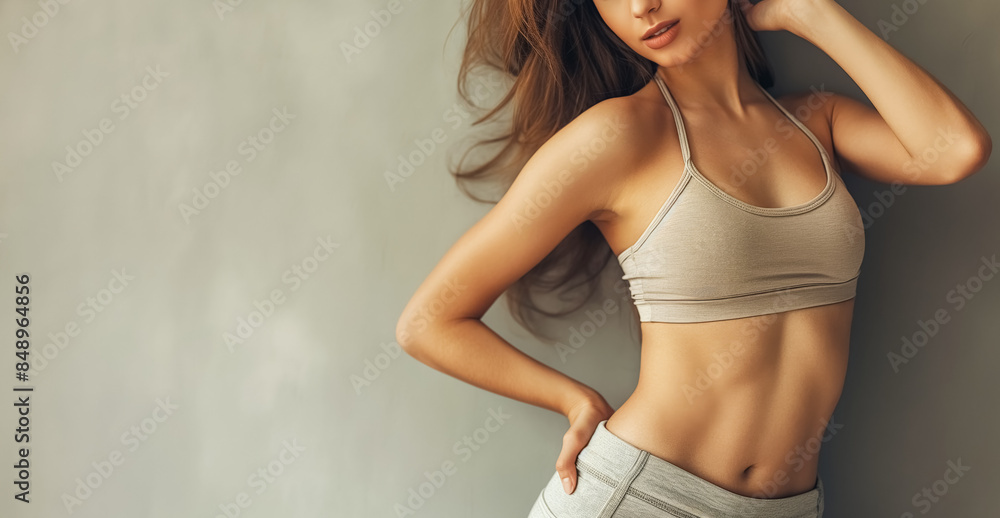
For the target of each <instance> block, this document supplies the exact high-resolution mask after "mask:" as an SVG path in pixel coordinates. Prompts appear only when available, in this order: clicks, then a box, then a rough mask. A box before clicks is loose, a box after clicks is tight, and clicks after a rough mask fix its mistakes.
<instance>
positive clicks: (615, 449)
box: [577, 421, 823, 518]
mask: <svg viewBox="0 0 1000 518" xmlns="http://www.w3.org/2000/svg"><path fill="white" fill-rule="evenodd" d="M605 422H606V421H601V422H600V424H599V425H598V427H597V430H596V431H595V432H594V436H593V437H591V439H590V443H589V444H588V445H587V447H586V448H584V449H583V451H581V452H580V455H579V456H578V457H577V460H578V464H577V467H578V468H579V469H580V470H582V471H583V472H584V475H583V476H586V472H587V470H588V469H593V470H597V471H598V472H599V473H601V474H603V475H604V477H605V478H606V479H607V478H610V479H611V480H605V482H609V483H612V484H614V485H616V486H618V485H620V483H621V482H622V481H623V480H624V479H625V478H626V477H627V476H629V472H630V470H632V468H633V467H634V466H636V464H637V463H639V464H642V469H641V471H640V472H639V474H638V475H637V476H635V475H634V474H632V476H634V478H633V479H632V481H631V484H630V485H629V493H630V494H636V496H638V497H639V498H643V499H645V500H647V501H648V498H649V497H651V498H653V499H656V500H659V501H661V502H663V503H665V504H668V505H669V506H672V507H675V508H679V509H682V510H684V511H686V512H688V513H691V514H692V515H694V516H717V517H720V518H729V517H732V518H737V517H739V518H751V517H761V518H763V517H768V518H800V517H810V518H814V517H818V516H822V509H823V482H822V480H820V479H819V477H817V479H816V487H814V488H813V489H812V490H810V491H807V492H805V493H802V494H798V495H794V496H790V497H785V498H751V497H746V496H742V495H738V494H736V493H733V492H731V491H728V490H726V489H723V488H721V487H719V486H717V485H715V484H713V483H711V482H709V481H707V480H705V479H702V478H700V477H698V476H696V475H694V474H692V473H690V472H688V471H686V470H684V469H682V468H680V467H678V466H676V465H674V464H671V463H670V462H667V461H666V460H664V459H661V458H659V457H656V456H654V455H651V454H650V453H649V452H647V451H645V450H641V449H639V448H636V447H635V446H632V445H631V444H629V443H627V442H625V441H624V440H623V439H621V438H619V437H618V436H616V435H614V434H613V433H611V432H610V431H608V429H607V428H606V427H605V426H604V424H605Z"/></svg>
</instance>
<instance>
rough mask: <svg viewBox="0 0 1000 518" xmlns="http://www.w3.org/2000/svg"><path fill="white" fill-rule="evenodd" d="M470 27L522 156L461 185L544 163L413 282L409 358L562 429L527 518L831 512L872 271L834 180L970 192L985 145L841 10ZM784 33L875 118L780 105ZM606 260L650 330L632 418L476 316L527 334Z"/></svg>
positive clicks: (977, 129)
mask: <svg viewBox="0 0 1000 518" xmlns="http://www.w3.org/2000/svg"><path fill="white" fill-rule="evenodd" d="M733 2H735V4H734V3H733ZM469 17H470V18H469V20H470V24H469V46H468V47H467V49H466V54H465V59H464V60H463V68H462V72H461V74H464V73H465V72H466V70H467V68H468V67H469V66H471V65H472V64H473V63H478V62H482V63H486V64H489V65H492V66H494V67H495V68H498V69H500V70H503V71H504V72H506V73H508V74H510V75H511V76H514V77H515V78H516V80H515V82H514V86H513V88H512V92H511V94H510V95H509V96H508V97H507V98H505V99H504V101H503V102H502V103H501V106H502V105H503V104H506V103H508V102H513V101H516V102H517V103H518V104H517V105H516V108H515V111H514V113H513V116H512V117H513V118H512V120H511V122H510V124H511V131H510V133H508V134H506V135H505V136H504V139H497V140H498V141H501V142H503V141H506V143H507V144H508V146H507V147H506V148H504V149H502V150H501V152H500V153H498V154H497V156H496V157H495V159H494V160H492V161H490V162H487V163H486V165H484V166H482V167H480V168H478V169H473V170H471V171H467V172H466V173H465V177H475V176H478V175H482V174H485V173H488V172H494V173H495V172H496V171H500V170H501V169H502V166H501V165H500V164H501V162H502V160H501V159H503V158H505V157H509V156H511V155H510V153H512V152H513V150H518V149H520V150H527V151H526V152H529V153H531V154H530V159H528V160H527V161H526V162H525V163H524V164H523V167H522V168H521V169H520V171H519V172H518V173H517V174H516V178H515V179H514V180H513V182H512V183H511V184H510V187H509V189H508V190H507V192H506V194H505V195H504V196H503V198H502V199H500V200H499V201H498V202H497V204H496V206H495V207H494V208H492V210H491V211H490V212H489V213H488V214H487V215H486V216H485V217H484V218H483V219H482V220H481V221H479V222H478V223H477V224H476V225H475V226H474V227H473V228H471V229H470V230H469V231H468V232H467V233H466V234H465V235H463V236H462V237H461V238H460V239H459V240H458V242H457V243H456V244H455V245H454V246H453V247H452V248H451V249H450V250H449V251H448V252H447V254H446V255H445V256H444V257H443V259H442V260H441V261H440V263H439V264H438V265H437V267H436V268H435V269H434V270H433V271H432V272H431V274H430V275H429V276H428V277H427V279H426V280H425V281H424V282H423V284H421V286H420V287H419V289H418V290H417V292H416V294H415V295H414V296H413V298H412V300H411V301H410V302H409V304H408V305H407V307H406V308H405V309H404V311H403V314H402V315H401V317H400V319H399V325H398V327H397V337H398V340H399V343H400V344H401V345H402V346H403V347H404V349H405V350H406V351H407V352H408V353H409V354H410V355H412V356H414V357H415V358H417V359H418V360H420V361H422V362H424V363H426V364H428V365H430V366H431V367H433V368H435V369H438V370H440V371H442V372H445V373H447V374H449V375H452V376H455V377H457V378H459V379H462V380H464V381H466V382H469V383H472V384H474V385H476V386H478V387H481V388H484V389H486V390H489V391H492V392H495V393H497V394H501V395H504V396H507V397H510V398H513V399H516V400H518V401H522V402H525V403H529V404H533V405H538V406H541V407H544V408H547V409H550V410H553V411H557V412H560V413H562V414H563V415H565V416H566V417H567V419H568V420H569V430H568V431H567V432H566V434H565V436H564V437H563V443H562V444H563V446H562V451H561V453H560V455H559V457H558V459H557V461H556V473H555V474H554V475H553V476H552V478H551V480H550V482H549V484H548V485H547V486H546V487H545V488H544V489H543V490H542V491H541V493H540V494H539V496H538V498H537V500H536V502H535V505H534V507H533V508H532V510H531V512H530V517H547V518H553V517H554V518H568V517H616V518H617V517H627V516H628V517H639V516H641V517H646V516H684V517H688V516H740V517H748V516H760V517H765V516H766V517H770V518H775V517H785V516H788V517H791V516H796V517H798V516H810V517H813V516H815V517H819V516H822V511H823V486H822V482H821V481H820V480H819V477H818V475H817V462H818V455H817V453H818V449H819V445H820V444H821V443H822V442H824V441H825V440H828V439H829V438H830V436H831V435H832V433H835V430H836V424H835V423H832V422H830V417H831V415H832V412H833V410H834V407H835V406H836V403H837V400H838V399H839V397H840V394H841V389H842V387H843V381H844V377H845V370H846V366H847V355H848V341H849V336H850V325H851V320H852V312H853V307H854V296H855V288H856V284H857V279H858V274H859V272H860V265H861V261H862V258H863V255H864V232H863V226H862V221H861V218H860V213H859V211H858V208H857V206H856V205H855V204H854V202H853V200H852V199H851V197H850V195H849V193H848V192H847V189H846V188H845V186H844V183H843V181H842V180H841V178H840V173H839V171H840V169H841V168H840V167H838V165H837V164H845V165H846V166H848V167H850V169H851V170H852V171H854V172H856V173H857V174H859V175H862V176H865V177H867V178H870V179H873V180H877V181H880V182H885V183H891V182H898V183H901V184H911V185H943V184H949V183H955V182H957V181H960V180H961V179H963V178H965V177H968V176H969V175H971V174H973V173H975V172H976V171H977V170H979V169H980V168H982V167H983V166H984V165H985V163H986V161H987V159H988V158H989V155H990V152H991V149H992V143H991V139H990V136H989V135H988V133H987V132H986V130H985V129H984V128H983V126H982V125H981V124H980V123H979V121H978V120H977V119H976V118H975V117H974V116H973V114H971V113H970V112H969V111H968V110H967V109H966V108H965V106H964V105H962V103H961V102H960V101H959V100H958V99H956V98H955V97H954V96H953V95H952V94H951V93H950V92H949V91H948V90H946V89H945V88H944V87H943V86H942V85H940V84H939V83H938V82H937V81H936V80H935V79H934V78H933V77H931V76H930V75H928V74H927V73H926V72H925V71H923V70H922V69H920V68H919V67H918V66H917V65H915V64H914V63H913V62H911V61H910V60H908V59H907V58H905V57H904V56H902V55H901V54H899V53H898V52H896V51H895V50H894V49H892V48H891V47H890V46H889V45H888V44H887V43H885V42H884V41H883V40H882V39H880V38H879V37H877V36H876V35H874V34H873V33H872V32H870V31H869V30H868V29H867V28H865V27H864V26H863V25H862V24H861V23H859V22H858V21H857V20H855V19H854V18H853V17H851V16H850V14H849V13H847V12H846V11H845V10H844V9H843V8H841V7H840V6H839V5H838V4H836V3H835V2H834V1H833V0H763V1H762V2H760V3H758V4H755V5H750V4H749V3H746V2H744V1H743V0H730V1H728V2H727V0H673V1H663V0H595V1H594V2H582V1H566V0H561V1H560V0H534V1H531V0H499V1H498V0H477V1H474V2H473V4H472V9H471V11H470V15H469ZM775 30H787V31H790V32H792V33H793V34H796V35H798V36H800V37H802V38H804V39H806V40H808V41H809V42H811V43H813V44H814V45H816V46H817V47H819V48H820V49H821V50H823V51H824V52H826V53H827V54H828V55H829V56H830V57H831V58H832V59H833V60H835V61H836V62H837V63H838V64H839V65H840V66H841V67H843V69H844V70H845V71H846V72H847V73H848V74H850V76H851V77H852V79H854V81H855V82H856V83H857V84H858V85H859V86H860V87H861V89H862V90H863V91H864V92H865V94H866V95H867V96H868V98H869V99H870V100H871V101H872V103H873V104H874V106H875V108H876V109H872V108H869V107H868V106H866V105H864V104H861V103H859V102H856V101H853V100H851V99H850V98H848V97H844V96H840V95H837V94H833V93H829V92H826V91H824V90H823V89H821V88H819V89H817V88H814V89H813V90H812V92H809V93H805V94H801V95H791V96H786V97H783V98H782V100H780V101H778V100H776V99H774V98H773V97H771V96H770V94H768V93H767V91H766V90H765V89H764V88H765V87H768V86H770V83H771V77H770V71H769V68H768V66H767V62H766V60H765V59H764V57H763V55H762V53H761V50H760V47H759V45H758V42H757V40H756V36H755V34H754V32H753V31H775ZM462 77H463V76H462V75H460V84H461V80H462ZM501 106H498V107H497V109H496V110H494V112H492V113H491V114H490V115H493V114H495V113H496V112H497V111H498V110H499V108H500V107H501ZM793 114H796V115H793ZM833 143H836V149H834V147H833ZM514 156H516V155H514ZM834 157H835V158H836V162H835V161H834V160H831V158H834ZM513 163H517V162H516V160H515V161H514V162H513ZM593 229H596V230H598V231H599V233H600V235H599V236H598V235H597V234H596V232H594V231H593ZM600 252H605V253H600ZM612 254H613V255H615V256H616V257H617V259H618V263H619V265H620V266H621V268H622V272H623V273H624V275H623V279H624V280H627V281H628V283H629V284H628V287H629V289H630V293H631V296H632V298H633V300H634V302H635V308H636V310H637V312H638V315H639V320H640V329H641V333H642V341H641V342H642V355H641V367H640V375H639V382H638V385H637V387H636V390H635V391H634V393H633V394H632V395H631V397H629V398H628V400H627V401H626V402H625V403H624V404H623V405H622V406H621V408H619V409H617V410H615V409H613V408H612V407H611V406H610V405H608V403H607V402H606V401H605V400H604V398H603V397H602V396H601V395H600V394H598V393H597V392H596V391H595V390H593V389H591V388H590V387H587V386H586V385H583V384H582V383H580V382H578V381H576V380H573V379H571V378H569V377H567V376H565V375H563V374H561V373H559V372H558V371H556V370H554V369H551V368H549V367H547V366H545V365H544V364H542V363H540V362H538V361H535V360H534V359H532V358H531V357H529V356H527V355H525V354H523V353H521V352H520V351H518V350H517V349H516V348H514V347H513V346H511V345H510V344H509V343H508V342H506V341H505V340H504V339H502V338H501V337H500V336H498V335H497V334H496V333H494V332H493V331H492V330H490V329H489V328H488V327H486V326H485V325H484V324H483V323H482V322H481V320H480V318H481V317H482V315H483V314H484V313H485V312H486V310H487V309H488V308H489V307H490V306H491V305H492V304H493V302H494V301H495V300H496V299H497V298H498V297H499V295H501V294H502V293H504V292H505V291H507V293H508V295H509V296H510V295H512V294H513V295H514V296H513V297H511V298H509V301H510V302H511V304H512V307H513V308H514V309H515V310H517V311H515V315H516V316H518V320H519V321H520V322H522V323H524V322H526V318H527V317H525V315H527V314H530V313H531V311H536V312H538V311H541V310H538V309H537V308H533V307H531V303H530V297H529V294H530V290H529V289H528V288H529V287H530V286H529V285H535V286H538V285H542V284H544V281H543V279H544V277H543V275H542V274H543V273H551V272H552V271H555V270H556V267H557V266H565V267H566V269H565V270H564V271H563V273H562V274H554V275H555V279H556V280H555V281H554V282H552V281H550V282H549V284H548V287H558V286H561V285H563V284H566V283H568V282H569V281H570V280H571V279H573V278H575V277H574V276H576V277H583V278H585V279H586V280H587V281H590V282H591V286H592V285H593V281H596V280H597V279H596V278H595V274H596V273H597V272H598V270H599V268H600V267H603V266H604V264H605V263H604V262H602V261H604V260H607V259H609V258H610V256H611V255H612ZM595 265H596V266H595ZM567 272H568V273H567ZM508 288H510V290H508Z"/></svg>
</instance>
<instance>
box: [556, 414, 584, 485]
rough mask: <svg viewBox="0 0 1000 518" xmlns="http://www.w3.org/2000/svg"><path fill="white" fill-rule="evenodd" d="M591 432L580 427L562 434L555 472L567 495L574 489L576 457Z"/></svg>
mask: <svg viewBox="0 0 1000 518" xmlns="http://www.w3.org/2000/svg"><path fill="white" fill-rule="evenodd" d="M591 435H593V433H592V432H591V433H590V435H588V433H587V430H585V429H581V428H570V430H569V431H568V432H566V435H564V436H563V447H562V451H561V452H559V458H558V459H556V472H557V473H559V478H560V479H562V485H563V490H564V491H566V494H567V495H571V494H573V491H574V490H575V489H576V457H577V456H578V455H579V454H580V452H581V451H582V450H583V448H584V447H585V446H587V443H588V442H590V436H591Z"/></svg>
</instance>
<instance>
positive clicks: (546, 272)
mask: <svg viewBox="0 0 1000 518" xmlns="http://www.w3.org/2000/svg"><path fill="white" fill-rule="evenodd" d="M734 1H735V2H739V1H742V0H729V5H728V6H727V9H728V10H729V12H730V13H731V16H732V19H733V27H734V31H735V37H736V38H735V39H736V44H737V46H738V48H739V50H740V54H741V56H742V57H743V60H744V63H745V64H746V66H747V70H748V71H749V72H750V74H751V76H752V77H753V78H754V80H756V81H757V82H758V83H760V84H761V85H762V86H764V87H765V88H767V87H770V86H771V85H772V84H773V82H774V80H773V73H772V70H771V66H770V63H769V62H768V60H767V58H766V56H765V55H764V52H763V48H762V47H761V45H760V41H759V40H758V39H757V34H756V32H754V31H753V30H752V29H751V28H750V27H749V25H748V24H747V21H746V19H745V17H744V15H743V12H742V10H741V9H740V8H739V6H738V5H734V4H733V3H734ZM466 29H467V32H468V42H467V44H466V46H465V50H464V52H463V55H462V62H461V65H460V68H459V72H458V92H459V95H460V96H461V98H462V99H463V100H464V101H465V102H466V103H468V104H469V105H470V106H473V107H474V108H477V109H482V110H487V111H486V113H485V114H484V115H482V116H481V117H479V118H478V119H476V120H475V121H474V122H473V125H476V124H481V123H483V122H485V121H490V120H498V121H499V120H500V115H501V113H502V112H503V111H504V110H505V109H506V108H507V107H508V105H511V108H512V109H511V110H510V112H511V113H510V114H509V115H510V116H509V120H507V121H502V122H500V125H501V127H502V128H503V131H501V132H500V133H499V134H496V135H493V136H490V137H486V138H482V139H479V140H478V141H476V142H475V143H474V144H473V145H472V146H471V147H469V148H468V149H467V150H466V151H465V152H464V153H463V154H462V157H461V158H460V160H459V161H458V163H457V165H456V166H455V167H454V168H452V169H450V172H451V174H452V175H454V176H455V180H456V182H457V183H458V186H459V188H460V189H461V190H462V192H464V193H465V194H466V195H468V196H469V197H471V198H472V199H474V200H476V201H479V202H483V203H496V202H497V201H498V200H493V199H486V198H483V197H481V196H479V195H477V194H475V193H473V192H472V191H471V190H470V189H469V184H470V183H472V182H482V181H484V180H488V179H489V180H493V182H492V184H493V185H494V186H496V185H498V184H499V186H500V187H502V188H503V190H504V191H505V190H506V188H509V186H510V184H511V183H513V181H514V178H515V177H516V176H517V174H518V172H519V171H520V170H521V168H522V167H523V166H524V164H525V163H526V162H527V160H528V159H529V158H530V157H531V155H533V154H534V153H535V151H537V150H538V148H539V147H541V145H542V144H543V143H544V142H545V141H546V140H548V139H549V138H550V137H551V136H552V135H554V134H555V133H556V132H557V131H559V129H561V128H562V127H563V126H565V125H566V124H568V123H569V122H570V121H572V120H573V119H574V118H576V117H577V116H578V115H580V114H581V113H583V112H584V111H585V110H587V109H588V108H590V107H591V106H594V105H595V104H597V103H599V102H601V101H603V100H605V99H609V98H612V97H621V96H625V95H631V94H633V93H635V92H636V91H638V90H639V89H640V88H642V87H643V86H644V85H646V84H647V83H648V82H649V81H650V80H652V78H653V75H654V74H655V73H656V69H657V68H658V65H657V64H656V63H655V62H653V61H651V60H648V59H646V58H644V57H642V56H640V55H639V54H636V53H635V52H634V51H633V50H632V49H630V48H629V47H628V46H627V45H625V43H624V42H622V41H621V39H619V38H618V36H617V35H616V34H615V33H614V32H612V31H611V29H610V28H609V27H608V26H607V24H605V23H604V20H603V18H601V15H600V13H599V12H598V11H597V8H596V7H595V6H594V4H593V2H592V1H591V0H471V5H470V6H469V9H468V15H467V26H466ZM478 67H485V68H486V69H487V70H493V71H498V72H499V73H500V74H502V75H503V76H504V77H505V78H507V79H511V80H512V83H511V85H510V88H509V90H507V92H506V94H505V95H504V96H503V97H502V99H500V100H499V101H498V102H497V104H496V105H494V106H493V107H492V108H489V109H487V108H486V107H481V106H477V104H476V103H475V102H473V100H472V99H471V98H470V93H473V94H476V95H478V93H477V92H475V90H476V89H475V88H473V89H470V88H469V87H468V83H469V75H470V73H471V72H472V71H473V70H474V69H476V68H478ZM486 147H493V148H494V149H495V151H494V152H493V153H492V155H491V156H488V158H486V159H485V160H482V162H481V163H479V164H478V165H471V166H465V165H464V164H465V162H466V161H467V159H468V158H469V157H470V155H471V154H472V153H473V152H474V151H475V150H476V149H478V148H486ZM612 257H614V253H613V251H612V250H611V248H610V247H609V246H608V244H607V241H605V239H604V237H603V235H602V234H601V232H600V230H599V229H598V228H597V226H596V225H595V224H594V223H593V222H592V221H585V222H583V223H582V224H580V225H579V226H577V227H576V228H575V229H574V230H573V231H571V232H570V233H569V234H568V235H567V236H566V237H565V238H564V239H563V240H562V242H560V243H559V244H558V245H557V246H556V247H555V249H553V250H552V252H551V253H549V255H548V256H546V257H545V258H544V259H542V260H541V261H540V262H539V263H538V264H537V265H535V266H534V267H533V268H532V269H531V270H530V271H528V272H527V273H526V274H525V275H524V276H522V277H521V278H520V279H518V280H517V281H516V282H514V283H513V284H512V285H511V286H510V287H509V288H508V289H507V292H506V297H507V304H508V309H509V310H510V313H511V315H512V316H513V317H514V319H515V320H516V321H517V322H518V323H519V324H520V325H522V326H523V327H524V328H525V329H527V330H528V331H529V332H530V333H531V334H532V335H534V336H535V337H536V338H539V339H543V340H550V338H549V337H547V336H545V335H544V333H543V332H542V331H541V330H540V328H539V327H538V325H537V323H538V317H539V316H545V317H550V318H551V317H562V316H565V315H568V314H570V313H572V312H575V311H577V310H579V309H580V308H581V307H582V306H584V305H585V304H587V303H588V302H589V301H590V300H591V299H592V298H593V296H594V294H595V293H597V292H598V291H599V284H600V275H601V273H602V272H603V271H604V269H605V267H606V265H607V263H608V261H609V260H610V259H611V258H612ZM617 272H618V275H619V277H620V276H621V275H622V273H621V270H620V269H618V270H617ZM619 282H622V281H619ZM581 287H582V288H583V293H582V296H578V297H577V303H576V304H572V305H566V306H564V307H562V308H561V309H556V310H549V309H544V308H542V307H541V306H540V305H539V304H538V303H537V301H536V300H535V297H534V294H535V293H536V292H539V293H544V294H558V295H559V299H560V300H561V301H566V300H567V297H565V296H564V295H567V294H569V293H572V292H577V294H578V295H579V292H578V291H577V290H579V289H580V288H581ZM619 291H621V290H619ZM625 293H626V294H627V293H628V291H627V290H625ZM629 306H631V307H632V314H633V316H634V317H635V320H636V321H637V320H638V313H637V312H636V311H635V307H634V306H633V305H632V304H631V303H630V304H629Z"/></svg>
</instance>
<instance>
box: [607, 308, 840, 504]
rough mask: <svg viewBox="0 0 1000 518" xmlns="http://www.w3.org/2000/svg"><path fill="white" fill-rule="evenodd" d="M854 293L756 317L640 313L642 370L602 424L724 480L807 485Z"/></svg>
mask: <svg viewBox="0 0 1000 518" xmlns="http://www.w3.org/2000/svg"><path fill="white" fill-rule="evenodd" d="M853 309H854V299H853V298H852V299H849V300H846V301H843V302H838V303H834V304H826V305H822V306H814V307H811V308H803V309H796V310H791V311H786V312H782V313H772V314H769V315H760V316H754V317H746V318H738V319H731V320H721V321H715V322H698V323H665V322H643V323H642V324H641V330H642V355H641V365H640V372H639V382H638V385H637V386H636V389H635V392H633V393H632V395H631V396H630V397H629V398H628V400H627V401H625V403H624V404H623V405H622V406H621V408H619V409H618V410H617V411H616V412H615V413H614V414H613V415H612V416H611V417H610V418H609V419H608V421H607V423H606V426H607V429H608V431H610V432H611V433H613V434H615V435H616V436H618V437H619V438H621V439H623V440H624V441H626V442H628V443H629V444H631V445H633V446H635V447H637V448H640V449H643V450H646V451H648V452H649V453H650V454H651V455H653V456H656V457H659V458H661V459H663V460H666V461H668V462H670V463H671V464H674V465H676V466H678V467H680V468H682V469H684V470H686V471H688V472H690V473H692V474H694V475H696V476H698V477H701V478H702V479H705V480H707V481H709V482H711V483H713V484H715V485H717V486H719V487H721V488H723V489H726V490H728V491H730V492H733V493H736V494H739V495H743V496H747V497H752V498H784V497H788V496H793V495H797V494H801V493H804V492H807V491H810V490H811V489H813V487H814V486H815V485H816V476H817V467H818V460H819V455H818V450H819V447H820V445H821V444H823V443H824V442H825V441H828V440H829V439H830V438H831V437H832V436H833V434H835V433H836V428H837V426H836V425H835V423H833V422H831V421H830V417H831V416H832V414H833V410H834V408H835V407H836V405H837V401H838V400H839V399H840V394H841V391H842V389H843V385H844V377H845V374H846V370H847V357H848V345H849V341H850V327H851V319H852V315H853Z"/></svg>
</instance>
